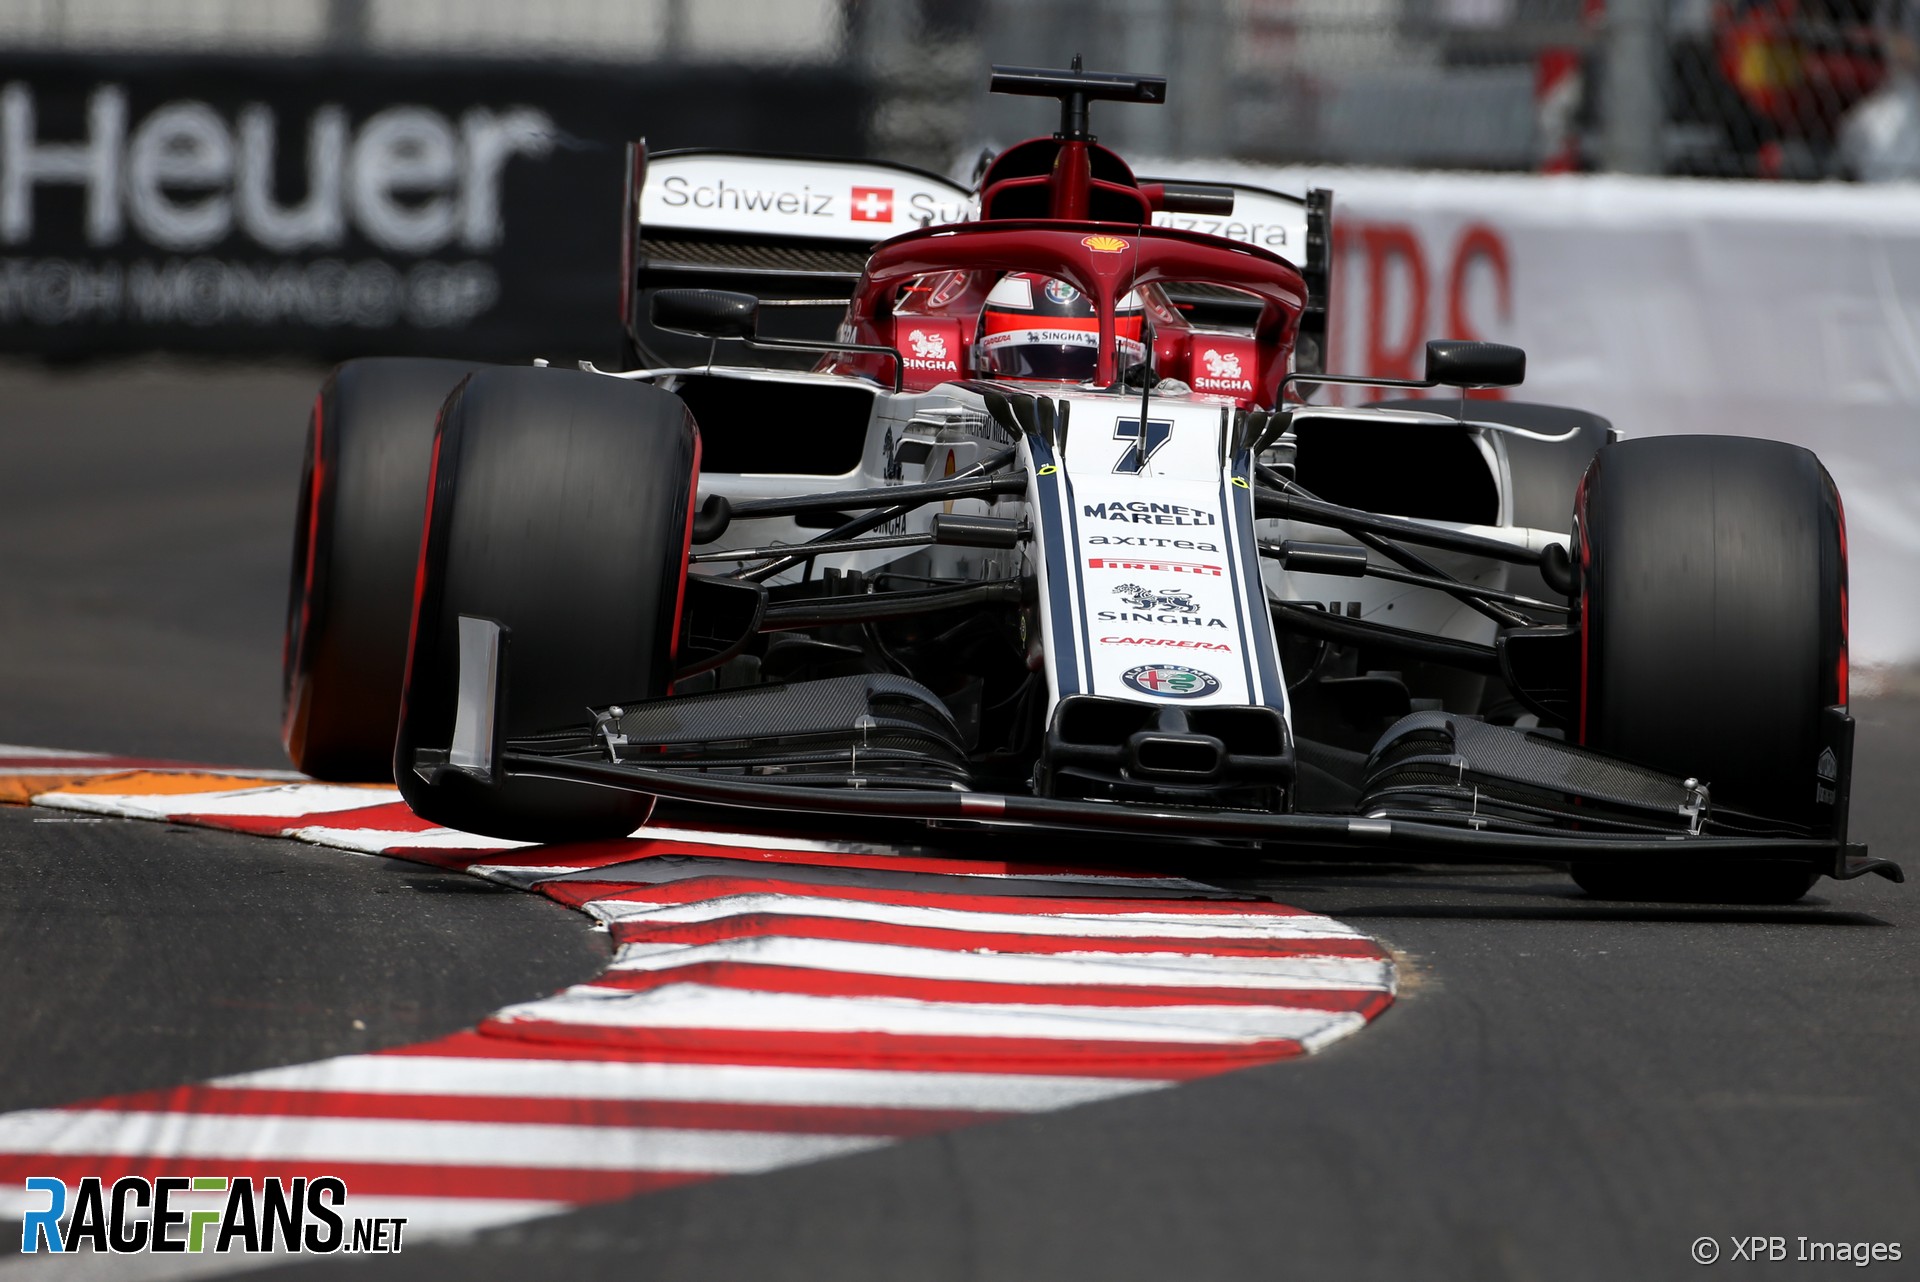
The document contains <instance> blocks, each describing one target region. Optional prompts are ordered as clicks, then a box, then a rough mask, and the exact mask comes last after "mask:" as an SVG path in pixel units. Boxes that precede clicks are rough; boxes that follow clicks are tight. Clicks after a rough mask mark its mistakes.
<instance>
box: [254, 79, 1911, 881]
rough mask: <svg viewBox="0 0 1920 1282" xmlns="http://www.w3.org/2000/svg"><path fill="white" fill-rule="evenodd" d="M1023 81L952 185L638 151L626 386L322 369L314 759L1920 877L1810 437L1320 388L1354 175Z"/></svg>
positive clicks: (1069, 84) (536, 801) (896, 810)
mask: <svg viewBox="0 0 1920 1282" xmlns="http://www.w3.org/2000/svg"><path fill="white" fill-rule="evenodd" d="M993 87H994V88H995V89H996V90H998V91H1001V92H1007V93H1017V94H1028V95H1036V96H1043V97H1053V98H1057V99H1059V101H1060V104H1061V123H1060V128H1059V131H1058V132H1057V133H1055V134H1054V135H1052V136H1051V137H1043V138H1036V139H1033V140H1031V141H1028V142H1024V143H1021V144H1019V145H1017V146H1014V147H1011V148H1009V149H1007V150H1006V151H1004V152H1002V153H1000V154H999V155H998V156H996V157H994V158H993V159H992V161H991V163H990V164H987V165H986V167H985V169H984V171H983V172H982V173H981V175H980V177H979V179H978V183H977V185H976V187H975V188H974V189H972V190H967V189H964V188H961V187H959V186H957V185H955V184H952V183H948V182H946V181H945V180H943V179H940V178H938V177H936V176H934V175H931V174H927V173H922V172H919V171H916V170H912V169H908V168H904V167H899V166H891V165H884V164H879V163H874V162H852V161H830V160H809V159H783V158H775V157H764V156H748V155H729V154H721V153H710V152H681V153H664V154H661V155H657V156H651V157H650V156H648V155H647V154H646V151H645V147H644V144H634V146H633V147H632V148H631V149H630V157H629V170H630V181H629V183H628V202H627V208H626V211H625V236H626V242H625V247H624V248H625V253H624V256H623V273H624V281H623V292H622V298H623V311H624V320H625V328H626V337H627V342H628V346H629V350H630V352H631V354H632V356H633V360H632V362H631V363H632V364H633V365H634V368H631V369H628V370H624V371H620V372H610V371H605V370H600V369H596V368H593V367H592V366H591V365H589V364H584V363H582V364H581V365H580V366H579V367H578V368H564V369H563V368H559V367H556V366H551V365H548V364H547V363H546V362H536V363H535V365H533V366H528V367H508V366H480V365H473V366H469V365H463V364H460V363H458V362H449V361H426V360H391V359H389V360H364V361H354V362H350V363H348V364H346V365H343V366H341V367H339V368H338V369H336V370H335V371H334V373H333V375H332V376H331V377H330V378H329V379H328V380H327V383H326V385H325V386H324V388H323V389H322V391H321V394H320V397H319V400H318V404H317V408H316V411H315V415H314V419H313V423H312V427H311V432H310V439H309V446H308V457H307V469H306V477H305V480H304V482H303V485H302V489H301V501H300V511H299V516H298V521H297V526H296V529H297V547H296V550H295V560H294V573H293V587H292V594H291V604H290V612H289V623H288V636H287V651H286V684H285V709H284V710H285V738H286V744H287V748H288V751H289V753H290V755H291V756H292V759H293V761H294V763H295V764H296V765H298V766H299V767H300V768H302V769H303V770H305V771H307V772H308V773H309V774H312V775H314V776H317V777H320V778H327V779H363V778H380V779H385V778H389V777H390V778H392V779H394V780H396V781H397V782H398V784H399V786H400V788H401V790H402V792H403V793H404V795H405V796H406V798H407V800H408V802H409V803H410V804H411V805H412V806H413V808H414V809H415V810H416V811H418V812H419V814H421V815H422V816H423V817H425V818H427V819H429V820H431V821H434V822H438V823H442V824H446V825H449V826H451V827H455V828H460V829H465V830H469V831H473V832H478V833H484V834H491V835H494V836H499V837H505V838H516V839H526V840H535V841H556V840H569V839H580V838H592V837H605V836H612V835H619V834H624V833H627V832H629V831H631V830H633V829H634V828H636V827H637V826H638V825H640V824H641V823H642V822H643V821H645V820H646V819H647V817H648V815H649V814H650V812H651V810H652V808H653V807H654V805H655V803H656V801H658V800H660V799H667V800H670V801H672V802H674V803H690V804H693V805H709V806H716V807H726V808H733V809H734V811H735V813H736V814H737V813H738V812H739V810H741V809H745V810H748V811H762V812H766V811H773V812H784V813H786V814H789V815H791V814H799V813H810V814H814V815H826V816H830V817H838V818H837V822H842V823H853V822H855V821H861V822H866V821H874V820H879V821H896V822H898V823H900V824H903V825H904V824H919V825H925V824H929V823H931V824H935V825H948V826H955V827H969V828H980V827H986V828H988V829H991V828H993V827H994V826H1017V827H1022V828H1028V829H1032V828H1040V829H1051V830H1059V831H1062V832H1077V833H1107V834H1126V835H1131V836H1134V837H1148V838H1153V839H1158V840H1165V841H1188V842H1196V843H1200V842H1204V843H1210V844H1211V846H1212V848H1213V849H1215V850H1219V849H1228V850H1240V851H1248V852H1255V853H1265V854H1269V855H1273V854H1280V855H1291V854H1299V855H1304V856H1311V857H1313V858H1317V859H1323V858H1330V857H1351V858H1361V859H1368V860H1376V861H1377V860H1381V859H1391V860H1417V861H1472V862H1507V861H1516V862H1548V863H1565V864H1567V865H1569V866H1570V868H1571V870H1572V874H1573V876H1574V878H1575V880H1576V881H1578V882H1579V884H1580V885H1581V886H1583V887H1585V888H1586V889H1587V890H1588V891H1589V892H1591V893H1595V894H1600V895H1606V896H1614V897H1634V898H1711V899H1726V900H1747V901H1789V900H1793V899H1797V898H1799V897H1800V896H1801V895H1802V894H1804V893H1805V892H1806V891H1807V890H1808V888H1809V887H1810V886H1811V885H1812V883H1813V881H1814V880H1815V879H1816V878H1817V877H1818V876H1820V875H1822V874H1824V875H1828V876H1833V877H1853V876H1858V875H1860V874H1862V873H1864V872H1868V871H1873V872H1878V873H1881V874H1883V875H1886V876H1890V877H1892V878H1894V879H1896V880H1897V879H1898V877H1899V870H1898V869H1897V868H1896V867H1894V866H1893V865H1891V864H1889V863H1887V862H1886V861H1884V860H1877V859H1872V858H1870V857H1868V856H1867V854H1866V852H1865V850H1864V848H1862V847H1860V846H1859V845H1857V844H1852V843H1850V842H1849V841H1848V837H1847V797H1848V780H1849V775H1850V769H1851V756H1852V744H1853V723H1852V721H1851V719H1850V718H1849V716H1848V713H1847V623H1846V590H1847V584H1846V535H1845V528H1844V522H1843V517H1842V512H1841V505H1840V499H1839V496H1838V495H1837V493H1836V492H1835V490H1834V486H1833V482H1832V480H1831V479H1830V478H1829V477H1828V475H1827V473H1826V471H1825V470H1824V469H1823V468H1822V467H1821V465H1820V463H1819V462H1818V460H1817V459H1816V458H1815V457H1814V456H1813V455H1812V454H1810V453H1808V452H1807V451H1805V450H1803V449H1799V448H1796V447H1793V446H1789V445H1784V444H1779V443H1776V442H1772V441H1765V440H1751V439H1742V438H1731V437H1715V436H1664V437H1654V438H1648V439H1636V440H1621V439H1619V435H1618V434H1617V433H1616V432H1614V431H1613V430H1612V428H1611V427H1610V426H1609V425H1608V424H1607V423H1606V422H1605V421H1604V420H1602V419H1600V418H1598V417H1596V416H1594V415H1592V414H1589V413H1585V412H1582V411H1579V410H1573V409H1564V408H1557V407H1551V406H1542V405H1529V404H1524V403H1517V402H1511V401H1492V400H1479V399H1475V400H1467V399H1464V396H1460V397H1456V396H1454V395H1451V394H1449V395H1447V396H1446V397H1444V398H1442V399H1437V400H1420V399H1415V400H1404V399H1403V400H1386V401H1383V402H1380V403H1376V404H1373V405H1368V406H1364V407H1358V408H1347V407H1340V406H1333V405H1317V404H1314V403H1313V402H1312V401H1311V400H1310V399H1309V396H1310V395H1311V394H1312V389H1314V388H1315V387H1316V386H1318V385H1321V384H1328V383H1341V382H1344V383H1349V384H1361V385H1365V386H1377V387H1382V388H1385V389H1390V390H1391V391H1395V392H1398V391H1399V390H1400V389H1405V388H1420V389H1425V388H1431V387H1436V386H1446V387H1452V388H1469V387H1471V388H1488V387H1509V386H1513V385H1516V384H1518V383H1520V382H1521V380H1522V376H1523V373H1524V365H1525V358H1524V355H1523V354H1522V353H1521V352H1520V351H1519V350H1518V349H1516V348H1511V347H1505V346H1500V345H1496V344H1490V343H1479V342H1462V341H1438V342H1433V343H1430V344H1429V345H1428V347H1427V365H1426V377H1425V378H1424V379H1422V380H1419V381H1417V382H1405V381H1403V382H1394V381H1391V380H1383V379H1367V378H1357V377H1347V378H1342V377H1339V376H1337V375H1334V374H1330V373H1327V372H1326V371H1325V370H1324V369H1323V368H1322V360H1323V356H1324V353H1325V350H1326V343H1325V337H1326V332H1327V318H1328V308H1329V304H1330V299H1329V275H1330V274H1329V271H1328V255H1329V249H1330V240H1331V238H1330V226H1331V217H1332V206H1331V198H1330V196H1329V195H1328V193H1326V192H1323V191H1312V192H1308V193H1305V194H1304V195H1302V196H1299V197H1294V196H1287V195H1283V194H1280V193H1276V192H1270V191H1264V190H1260V189H1256V188H1250V187H1244V186H1240V187H1236V186H1228V185H1202V184H1192V183H1178V182H1171V181H1152V180H1143V179H1140V178H1138V177H1136V176H1135V175H1134V173H1133V172H1132V170H1131V169H1130V168H1129V167H1128V166H1127V164H1126V163H1125V162H1124V161H1123V160H1121V158H1120V157H1119V156H1117V155H1116V154H1114V153H1113V152H1112V151H1111V150H1109V149H1107V148H1105V147H1102V146H1100V145H1099V144H1098V143H1097V142H1096V141H1095V140H1094V138H1093V136H1092V135H1091V133H1090V132H1089V129H1088V115H1089V104H1090V102H1092V101H1094V100H1098V99H1108V100H1120V101H1126V102H1135V103H1157V102H1160V101H1162V100H1163V98H1164V94H1165V82H1164V81H1162V80H1160V79H1157V78H1154V77H1148V76H1135V75H1114V74H1105V73H1087V72H1082V71H1080V70H1079V69H1078V68H1077V67H1076V68H1075V69H1073V70H1069V71H1051V70H1042V69H1032V68H996V69H995V73H994V81H993ZM903 228H904V229H905V230H902V229H903ZM895 232H899V233H900V234H893V233H895ZM1402 394H1403V393H1402ZM423 528H424V537H423V534H422V530H423ZM396 727H397V732H396Z"/></svg>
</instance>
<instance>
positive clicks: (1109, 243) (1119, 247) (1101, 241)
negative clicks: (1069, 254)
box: [1080, 236, 1127, 254]
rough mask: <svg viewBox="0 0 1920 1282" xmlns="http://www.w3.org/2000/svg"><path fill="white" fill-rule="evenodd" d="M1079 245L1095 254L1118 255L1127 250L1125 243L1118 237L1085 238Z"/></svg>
mask: <svg viewBox="0 0 1920 1282" xmlns="http://www.w3.org/2000/svg"><path fill="white" fill-rule="evenodd" d="M1080 243H1081V244H1082V245H1085V246H1086V247H1087V248H1088V249H1091V250H1092V251H1093V252H1094V253H1096V254H1118V253H1120V252H1122V251H1123V250H1125V249H1126V248H1127V242H1126V241H1124V240H1122V239H1120V237H1118V236H1085V237H1082V238H1081V240H1080Z"/></svg>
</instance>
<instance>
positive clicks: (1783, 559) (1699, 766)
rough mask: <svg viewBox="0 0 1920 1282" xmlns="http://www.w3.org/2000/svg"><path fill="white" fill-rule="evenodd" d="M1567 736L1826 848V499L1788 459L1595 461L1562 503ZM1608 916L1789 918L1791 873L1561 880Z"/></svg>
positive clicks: (1638, 454)
mask: <svg viewBox="0 0 1920 1282" xmlns="http://www.w3.org/2000/svg"><path fill="white" fill-rule="evenodd" d="M1575 537H1576V539H1577V541H1578V545H1579V547H1578V559H1579V563H1580V567H1581V568H1580V574H1581V644H1582V655H1583V679H1582V681H1581V694H1580V710H1579V723H1578V725H1579V735H1580V740H1581V742H1582V743H1585V744H1587V745H1589V746H1591V747H1594V748H1598V749H1600V750H1601V751H1604V752H1608V753H1612V754H1614V755H1616V756H1620V757H1624V758H1627V759H1629V760H1632V761H1638V762H1640V763H1642V764H1645V765H1648V766H1652V767H1655V768H1657V769H1660V770H1664V771H1667V772H1669V773H1672V774H1677V775H1680V776H1682V777H1688V776H1691V777H1695V778H1698V779H1700V780H1701V781H1703V782H1705V783H1707V784H1708V785H1709V787H1710V788H1711V790H1712V797H1713V802H1714V805H1715V806H1716V807H1720V806H1731V807H1733V808H1736V809H1739V810H1742V811H1746V812H1749V813H1751V814H1755V815H1761V816H1765V817H1766V818H1768V819H1772V820H1779V821H1784V822H1785V823H1787V824H1791V825H1794V826H1795V827H1797V828H1799V829H1801V830H1806V831H1814V832H1820V831H1829V830H1830V829H1831V826H1832V822H1833V810H1832V806H1831V804H1823V803H1822V802H1821V801H1820V799H1819V797H1818V795H1817V794H1818V789H1817V787H1816V770H1817V767H1818V763H1819V758H1820V755H1821V752H1822V749H1823V747H1824V742H1825V741H1824V738H1823V731H1822V721H1823V716H1824V712H1825V709H1826V708H1828V707H1829V706H1832V705H1834V704H1843V703H1845V702H1846V698H1847V692H1846V553H1845V536H1844V533H1843V530H1842V525H1841V513H1840V500H1839V495H1838V493H1837V492H1836V491H1835V489H1834V486H1833V480H1832V478H1831V477H1829V476H1828V475H1827V472H1826V469H1825V468H1823V467H1821V465H1820V461H1819V460H1818V459H1817V458H1815V457H1814V456H1813V454H1811V453H1810V452H1808V451H1807V450H1804V449H1801V448H1799V447H1798V446H1793V445H1785V444H1781V443H1779V442H1775V441H1760V440H1750V439H1746V438H1742V437H1724V436H1668V437H1654V438H1650V439H1646V440H1634V441H1625V442H1622V443H1620V444H1617V445H1610V446H1608V447H1607V448H1605V449H1603V450H1601V451H1600V453H1599V454H1598V455H1597V456H1596V457H1595V458H1594V461H1593V465H1592V466H1591V468H1590V469H1589V470H1588V472H1587V474H1586V478H1585V480H1584V481H1583V482H1582V485H1581V489H1580V492H1579V495H1578V497H1577V499H1576V502H1575ZM1572 871H1573V878H1574V880H1575V881H1576V882H1577V883H1579V885H1580V887H1581V888H1582V889H1583V890H1585V891H1587V892H1588V893H1589V894H1592V895H1598V896H1602V897H1605V898H1612V899H1664V900H1711V901H1721V902H1746V903H1790V902H1792V901H1794V900H1796V899H1799V898H1800V897H1801V896H1802V895H1804V894H1805V893H1806V892H1807V890H1808V889H1809V888H1810V887H1811V886H1812V884H1813V882H1814V880H1815V877H1816V875H1817V874H1816V873H1815V872H1813V871H1812V870H1810V869H1808V868H1806V867H1805V866H1804V865H1795V864H1780V863H1768V862H1762V861H1743V862H1740V863H1737V864H1715V865H1713V866H1711V867H1699V866H1690V867H1681V868H1669V867H1660V866H1657V865H1641V866H1619V865H1611V866H1607V865H1600V864H1596V863H1576V864H1574V866H1573V870H1572Z"/></svg>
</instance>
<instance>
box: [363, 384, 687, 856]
mask: <svg viewBox="0 0 1920 1282" xmlns="http://www.w3.org/2000/svg"><path fill="white" fill-rule="evenodd" d="M699 462H700V438H699V433H698V431H697V430H696V429H695V427H694V422H693V417H692V415H691V414H690V413H689V412H688V411H687V408H686V406H685V405H684V404H682V403H681V402H680V400H679V399H678V398H677V397H675V396H673V395H671V394H670V393H667V392H664V391H661V390H660V389H658V388H656V387H652V386H649V385H646V384H641V383H630V382H626V381H624V380H621V379H615V378H608V377H605V376H603V375H598V374H586V373H579V372H575V371H569V370H552V369H533V368H511V369H509V368H494V369H484V370H480V371H478V372H476V373H475V374H474V375H473V376H472V377H470V378H468V379H467V380H466V381H465V382H464V383H462V384H461V385H460V387H459V388H458V389H457V390H456V391H455V392H454V394H453V396H452V397H451V398H450V399H449V400H448V402H447V406H446V410H445V411H444V413H443V414H442V415H441V423H440V431H439V435H438V437H437V438H436V441H435V446H434V461H433V473H432V482H431V489H430V498H429V503H428V513H427V527H426V529H427V533H426V542H425V545H424V547H423V548H422V551H421V557H420V577H419V583H418V588H417V600H416V605H415V609H414V616H413V641H412V650H411V654H410V657H409V660H408V677H407V685H406V691H405V694H404V696H403V698H402V708H401V716H400V734H399V739H398V743H397V746H396V748H395V755H394V762H393V765H394V774H395V778H396V779H397V780H398V781H399V784H400V790H401V792H402V794H404V795H405V797H406V799H407V802H408V803H409V804H410V805H411V806H412V807H413V809H414V810H415V811H416V812H417V813H418V814H420V815H421V816H422V817H424V818H426V819H429V820H431V821H433V822H435V823H440V824H445V825H447V826H448V827H451V828H459V829H463V830H465V831H468V832H477V833H483V834H485V835H487V836H492V837H503V838H508V839H512V840H518V841H570V840H585V839H591V838H600V837H616V836H623V835H625V834H626V833H629V832H631V831H633V830H634V829H635V828H637V827H639V826H640V825H641V824H642V823H644V822H645V821H646V818H647V815H648V813H649V812H650V811H651V809H652V805H653V803H652V799H651V798H648V797H644V796H635V795H632V794H629V793H625V792H619V791H615V790H612V789H606V788H596V787H593V786H591V785H586V784H579V783H571V782H564V781H557V780H543V779H525V778H510V779H505V780H503V781H502V782H501V783H500V784H499V785H498V786H489V785H488V784H487V782H486V781H484V780H482V779H479V778H476V777H473V776H471V775H466V774H462V773H460V772H458V771H439V772H437V773H436V774H434V776H433V778H432V780H431V781H430V780H429V779H428V778H427V777H425V776H423V774H422V773H421V772H419V771H417V770H416V769H415V764H416V763H415V755H414V754H415V751H416V749H428V750H436V749H438V750H444V749H445V748H446V747H447V746H448V745H449V743H450V742H451V741H452V735H453V723H454V715H455V705H456V701H457V688H456V687H457V680H458V674H459V643H458V632H459V618H460V616H461V615H471V616H475V617H479V618H485V619H491V620H494V621H496V622H498V623H501V624H503V625H505V627H506V628H507V630H508V634H509V640H508V648H507V652H506V660H505V665H504V666H505V668H506V672H505V675H504V681H505V688H506V692H507V693H506V704H505V707H504V709H503V712H502V717H503V723H502V730H503V734H504V735H505V736H507V737H518V736H524V735H528V734H536V733H540V732H543V731H547V730H553V729H557V728H561V727H577V726H580V725H582V724H584V723H585V721H586V720H587V709H588V708H589V707H590V706H604V705H607V704H611V703H625V702H636V701H639V700H644V699H652V698H658V697H660V696H662V695H664V694H666V693H667V691H668V686H669V684H670V682H671V680H672V676H673V651H674V640H675V632H676V629H677V627H678V623H679V610H680V605H681V596H682V592H683V589H684V585H685V575H686V564H687V552H688V542H689V539H690V537H691V533H692V525H691V521H692V511H693V505H692V496H693V492H694V487H695V485H696V484H697V481H698V474H699Z"/></svg>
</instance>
